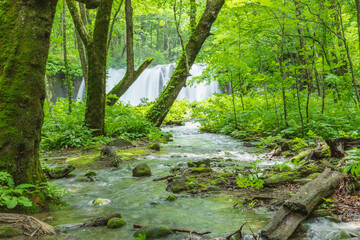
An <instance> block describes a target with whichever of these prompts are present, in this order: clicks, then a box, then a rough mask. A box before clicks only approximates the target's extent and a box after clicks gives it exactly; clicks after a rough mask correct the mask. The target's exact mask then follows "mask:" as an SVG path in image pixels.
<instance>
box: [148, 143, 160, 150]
mask: <svg viewBox="0 0 360 240" xmlns="http://www.w3.org/2000/svg"><path fill="white" fill-rule="evenodd" d="M149 149H151V150H154V151H160V149H161V147H160V143H157V142H156V143H153V144H151V145H150V146H149Z"/></svg>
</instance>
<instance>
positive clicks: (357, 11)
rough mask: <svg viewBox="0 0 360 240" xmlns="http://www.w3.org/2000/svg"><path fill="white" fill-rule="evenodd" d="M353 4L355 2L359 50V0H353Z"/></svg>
mask: <svg viewBox="0 0 360 240" xmlns="http://www.w3.org/2000/svg"><path fill="white" fill-rule="evenodd" d="M355 4H356V16H357V27H358V35H359V51H360V0H355Z"/></svg>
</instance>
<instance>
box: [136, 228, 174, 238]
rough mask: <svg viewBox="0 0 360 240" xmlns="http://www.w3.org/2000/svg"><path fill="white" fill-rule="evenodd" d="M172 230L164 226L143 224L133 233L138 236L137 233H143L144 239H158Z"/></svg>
mask: <svg viewBox="0 0 360 240" xmlns="http://www.w3.org/2000/svg"><path fill="white" fill-rule="evenodd" d="M172 233H173V232H172V231H171V230H170V229H169V228H166V227H157V226H145V227H142V228H140V229H139V230H137V231H136V232H135V233H134V237H139V234H142V235H145V236H146V239H158V238H162V237H166V236H167V235H169V234H172Z"/></svg>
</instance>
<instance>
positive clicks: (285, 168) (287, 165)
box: [274, 161, 292, 172]
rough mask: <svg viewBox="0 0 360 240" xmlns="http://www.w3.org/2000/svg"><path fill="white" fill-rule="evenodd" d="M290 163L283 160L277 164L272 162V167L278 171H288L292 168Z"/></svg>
mask: <svg viewBox="0 0 360 240" xmlns="http://www.w3.org/2000/svg"><path fill="white" fill-rule="evenodd" d="M290 165H291V162H290V161H285V162H283V163H280V164H278V163H276V164H274V168H275V169H277V170H279V171H280V172H282V171H288V170H291V169H292V168H291V166H290Z"/></svg>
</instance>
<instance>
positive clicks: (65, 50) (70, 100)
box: [61, 1, 72, 114]
mask: <svg viewBox="0 0 360 240" xmlns="http://www.w3.org/2000/svg"><path fill="white" fill-rule="evenodd" d="M61 25H62V34H63V53H64V65H65V81H66V86H67V91H68V101H69V114H70V113H71V104H72V89H71V88H72V85H71V81H70V75H69V65H68V59H67V46H66V3H65V1H63V12H62V16H61Z"/></svg>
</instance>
